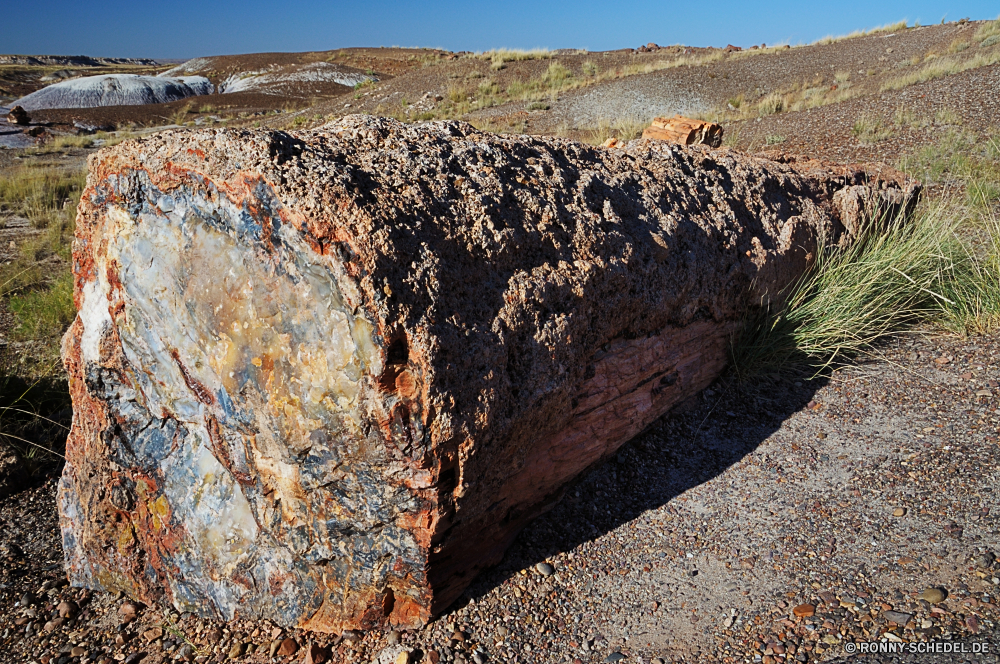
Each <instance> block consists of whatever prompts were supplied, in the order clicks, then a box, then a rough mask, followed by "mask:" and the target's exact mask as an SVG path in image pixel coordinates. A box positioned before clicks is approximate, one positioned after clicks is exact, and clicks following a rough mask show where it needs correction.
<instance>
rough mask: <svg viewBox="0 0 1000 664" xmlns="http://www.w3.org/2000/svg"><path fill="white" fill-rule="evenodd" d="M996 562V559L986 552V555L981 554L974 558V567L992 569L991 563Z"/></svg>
mask: <svg viewBox="0 0 1000 664" xmlns="http://www.w3.org/2000/svg"><path fill="white" fill-rule="evenodd" d="M996 560H997V557H996V556H995V555H993V554H992V553H990V552H989V551H987V552H986V553H981V554H979V555H978V556H976V567H979V568H980V569H986V568H988V567H992V566H993V563H995V562H996Z"/></svg>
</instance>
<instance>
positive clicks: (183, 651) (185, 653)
mask: <svg viewBox="0 0 1000 664" xmlns="http://www.w3.org/2000/svg"><path fill="white" fill-rule="evenodd" d="M176 658H177V659H179V660H181V661H182V662H190V661H193V660H194V648H192V647H191V645H190V644H188V643H185V644H184V645H182V646H181V647H180V648H178V649H177V655H176Z"/></svg>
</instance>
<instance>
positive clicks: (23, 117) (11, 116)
mask: <svg viewBox="0 0 1000 664" xmlns="http://www.w3.org/2000/svg"><path fill="white" fill-rule="evenodd" d="M7 122H9V123H11V124H15V125H26V124H28V123H29V122H31V116H29V115H28V112H27V111H25V110H24V109H23V108H21V107H20V106H14V107H13V108H11V109H10V111H9V112H8V113H7Z"/></svg>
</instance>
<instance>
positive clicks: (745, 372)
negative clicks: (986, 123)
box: [732, 130, 1000, 378]
mask: <svg viewBox="0 0 1000 664" xmlns="http://www.w3.org/2000/svg"><path fill="white" fill-rule="evenodd" d="M900 167H901V169H902V170H904V171H905V172H906V173H907V174H909V175H911V176H915V177H919V178H920V179H922V180H923V181H924V182H926V183H928V184H932V185H940V184H947V185H949V188H950V189H951V190H952V191H953V192H955V191H962V192H964V195H963V196H955V195H954V194H953V195H951V196H949V197H947V198H939V199H937V200H935V201H933V202H930V203H924V204H922V205H921V207H920V209H919V210H918V212H917V213H916V214H915V215H914V217H913V218H912V219H911V220H905V219H901V218H897V219H892V220H883V221H882V222H881V223H875V224H872V225H871V226H870V227H869V229H868V230H867V231H866V232H865V233H864V235H863V236H862V237H860V238H858V239H857V241H856V242H855V243H854V244H852V245H851V246H850V247H848V248H846V249H842V250H836V249H835V250H828V251H825V252H820V254H819V256H818V258H817V260H816V262H815V264H814V265H813V267H812V269H811V270H810V271H809V272H808V273H807V274H805V275H804V276H803V277H802V278H801V279H800V280H799V281H798V282H796V283H795V284H793V285H792V286H791V287H789V288H788V289H787V291H786V292H784V293H780V294H778V296H777V297H775V298H774V299H773V300H772V301H771V302H770V303H762V305H761V306H757V307H753V308H752V309H751V310H750V311H748V312H747V316H746V318H745V323H744V325H743V327H742V329H741V330H740V332H739V333H738V334H737V335H736V336H735V337H734V339H733V344H732V366H733V368H734V370H735V372H736V374H737V375H738V376H739V377H741V378H748V377H750V376H754V375H759V374H766V373H781V372H783V371H785V370H790V369H798V368H801V367H803V366H811V367H813V368H814V369H817V370H820V369H822V368H824V367H826V366H829V365H830V364H831V363H836V362H840V361H848V360H851V359H853V358H857V357H859V356H864V355H866V354H868V353H870V352H872V350H873V349H874V348H875V347H876V346H877V344H878V343H879V342H880V341H881V340H884V339H886V338H887V337H891V336H894V335H897V334H900V333H903V332H906V331H907V330H910V329H912V328H913V327H914V326H916V325H921V326H928V325H929V326H936V327H938V328H940V329H943V330H946V331H949V332H952V333H956V334H980V333H986V332H990V331H993V330H996V329H998V328H1000V218H998V214H997V209H998V206H1000V145H998V143H997V140H996V139H990V140H985V141H984V140H982V139H980V138H979V137H975V136H972V135H971V134H967V133H963V132H962V131H960V130H953V131H951V132H949V133H948V134H946V135H945V136H944V137H943V138H942V139H941V140H940V141H939V143H938V144H937V145H936V146H933V147H928V148H925V149H924V150H922V151H920V152H919V153H917V154H916V155H914V156H912V157H908V158H906V159H904V160H903V162H902V163H901V165H900Z"/></svg>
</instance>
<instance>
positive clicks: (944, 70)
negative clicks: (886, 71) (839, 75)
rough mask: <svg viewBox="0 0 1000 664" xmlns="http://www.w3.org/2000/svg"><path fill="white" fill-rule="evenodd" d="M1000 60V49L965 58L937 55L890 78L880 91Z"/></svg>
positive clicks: (992, 63)
mask: <svg viewBox="0 0 1000 664" xmlns="http://www.w3.org/2000/svg"><path fill="white" fill-rule="evenodd" d="M998 62H1000V50H996V51H991V52H986V53H984V52H982V51H979V52H977V53H976V54H975V55H973V56H972V57H971V58H967V59H964V60H962V59H958V58H954V57H935V58H932V59H931V60H930V62H928V63H927V64H926V65H924V66H923V67H922V68H920V69H918V70H917V71H914V72H910V73H909V74H904V75H903V76H897V77H896V78H892V79H889V80H888V81H886V82H885V83H883V84H882V87H881V88H880V91H881V92H886V91H887V90H899V89H901V88H905V87H907V86H910V85H914V84H916V83H924V82H926V81H933V80H935V79H938V78H943V77H945V76H950V75H952V74H959V73H961V72H963V71H968V70H969V69H977V68H979V67H987V66H989V65H994V64H996V63H998Z"/></svg>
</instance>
